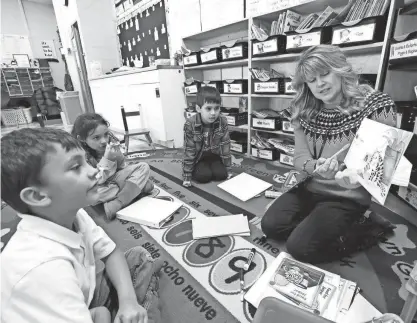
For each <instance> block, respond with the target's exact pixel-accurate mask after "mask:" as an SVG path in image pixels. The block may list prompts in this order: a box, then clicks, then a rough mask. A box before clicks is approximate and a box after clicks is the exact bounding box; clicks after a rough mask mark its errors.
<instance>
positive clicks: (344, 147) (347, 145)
mask: <svg viewBox="0 0 417 323" xmlns="http://www.w3.org/2000/svg"><path fill="white" fill-rule="evenodd" d="M349 147H350V144H346V145H344V146H343V147H342V149H340V150H339V151H338V152H337V153H335V154H334V155H333V156H332V157H330V158H328V159H333V158H336V157H337V156H339V155H340V154H341V153H342V152H344V151H345V150H346V149H348V148H349ZM322 166H323V165H320V166H319V167H318V168H316V169H315V170H314V171H313V174H314V173H316V172H317V171H318V170H319V169H320V168H321V167H322Z"/></svg>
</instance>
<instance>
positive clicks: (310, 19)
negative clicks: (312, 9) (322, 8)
mask: <svg viewBox="0 0 417 323" xmlns="http://www.w3.org/2000/svg"><path fill="white" fill-rule="evenodd" d="M318 17H319V16H318V15H317V14H316V13H311V14H309V15H308V16H307V17H306V18H305V19H304V20H303V21H302V22H301V24H300V25H299V26H298V28H297V30H304V29H308V28H310V27H311V26H312V25H313V24H314V22H315V21H316V20H317V18H318Z"/></svg>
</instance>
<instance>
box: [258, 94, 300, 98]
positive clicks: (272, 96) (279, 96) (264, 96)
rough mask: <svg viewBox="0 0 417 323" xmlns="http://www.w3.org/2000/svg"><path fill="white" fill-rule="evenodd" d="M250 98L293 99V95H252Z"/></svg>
mask: <svg viewBox="0 0 417 323" xmlns="http://www.w3.org/2000/svg"><path fill="white" fill-rule="evenodd" d="M251 97H252V98H281V99H293V98H294V95H288V94H252V95H251Z"/></svg>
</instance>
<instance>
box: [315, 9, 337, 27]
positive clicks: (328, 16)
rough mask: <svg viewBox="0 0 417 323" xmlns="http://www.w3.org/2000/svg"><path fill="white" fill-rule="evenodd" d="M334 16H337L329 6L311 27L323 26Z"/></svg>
mask: <svg viewBox="0 0 417 323" xmlns="http://www.w3.org/2000/svg"><path fill="white" fill-rule="evenodd" d="M336 16H337V13H336V12H335V11H334V10H333V8H332V7H330V6H327V8H326V9H325V10H324V11H323V12H322V13H321V14H320V16H319V17H318V18H317V20H316V21H315V22H314V25H313V27H322V26H325V24H326V22H327V21H329V20H330V19H333V18H334V17H336Z"/></svg>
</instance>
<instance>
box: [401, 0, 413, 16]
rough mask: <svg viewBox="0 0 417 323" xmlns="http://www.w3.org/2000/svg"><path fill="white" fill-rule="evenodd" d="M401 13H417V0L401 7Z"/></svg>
mask: <svg viewBox="0 0 417 323" xmlns="http://www.w3.org/2000/svg"><path fill="white" fill-rule="evenodd" d="M400 15H417V1H416V0H414V1H411V2H410V3H408V4H406V5H405V6H404V7H403V8H401V9H400Z"/></svg>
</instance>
